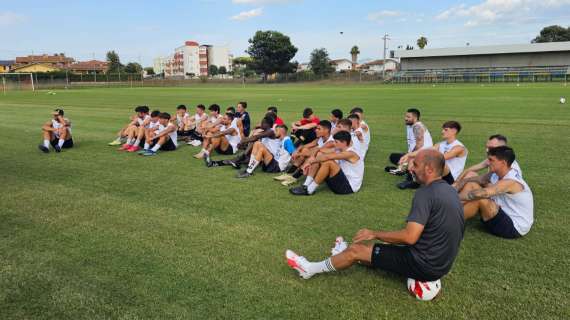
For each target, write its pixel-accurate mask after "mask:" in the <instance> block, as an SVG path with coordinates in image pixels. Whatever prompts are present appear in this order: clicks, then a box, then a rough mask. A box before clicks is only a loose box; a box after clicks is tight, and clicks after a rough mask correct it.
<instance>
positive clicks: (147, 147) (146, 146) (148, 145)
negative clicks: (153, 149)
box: [144, 142, 150, 150]
mask: <svg viewBox="0 0 570 320" xmlns="http://www.w3.org/2000/svg"><path fill="white" fill-rule="evenodd" d="M149 148H150V144H148V143H147V142H145V143H144V149H145V150H148V149H149Z"/></svg>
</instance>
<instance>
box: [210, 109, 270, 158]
mask: <svg viewBox="0 0 570 320" xmlns="http://www.w3.org/2000/svg"><path fill="white" fill-rule="evenodd" d="M273 121H275V115H274V114H273V113H271V112H268V113H267V114H266V115H265V117H263V119H261V124H260V126H259V127H256V128H255V129H254V130H253V131H252V133H251V135H250V136H249V137H246V138H243V139H242V140H241V142H240V143H239V144H238V149H240V151H239V153H238V154H237V155H236V157H235V158H233V159H229V160H223V161H221V162H217V165H218V166H221V165H231V166H232V167H233V168H234V169H240V168H241V165H242V164H245V165H247V164H249V160H250V155H251V151H252V150H253V146H254V145H255V143H256V142H257V141H260V140H262V139H275V130H274V129H273V126H274V123H273Z"/></svg>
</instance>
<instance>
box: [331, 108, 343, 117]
mask: <svg viewBox="0 0 570 320" xmlns="http://www.w3.org/2000/svg"><path fill="white" fill-rule="evenodd" d="M331 114H332V115H333V116H335V118H338V119H342V110H340V109H334V110H333V111H331Z"/></svg>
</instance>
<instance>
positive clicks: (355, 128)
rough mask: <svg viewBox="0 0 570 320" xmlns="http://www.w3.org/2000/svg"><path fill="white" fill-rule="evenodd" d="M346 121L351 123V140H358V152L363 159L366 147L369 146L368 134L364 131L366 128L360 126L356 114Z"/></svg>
mask: <svg viewBox="0 0 570 320" xmlns="http://www.w3.org/2000/svg"><path fill="white" fill-rule="evenodd" d="M347 119H348V120H350V122H351V133H352V138H353V139H354V140H358V145H359V148H358V151H359V152H360V155H361V156H362V159H365V158H366V154H367V153H368V146H369V145H370V132H368V131H366V130H368V126H366V127H363V126H362V125H361V122H360V116H359V115H358V114H356V113H351V114H350V115H349V116H348V117H347ZM364 128H366V129H364Z"/></svg>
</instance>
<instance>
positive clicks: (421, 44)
mask: <svg viewBox="0 0 570 320" xmlns="http://www.w3.org/2000/svg"><path fill="white" fill-rule="evenodd" d="M427 44H428V39H427V38H426V37H424V36H421V37H420V38H419V39H418V47H420V49H423V48H425V47H426V46H427Z"/></svg>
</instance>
